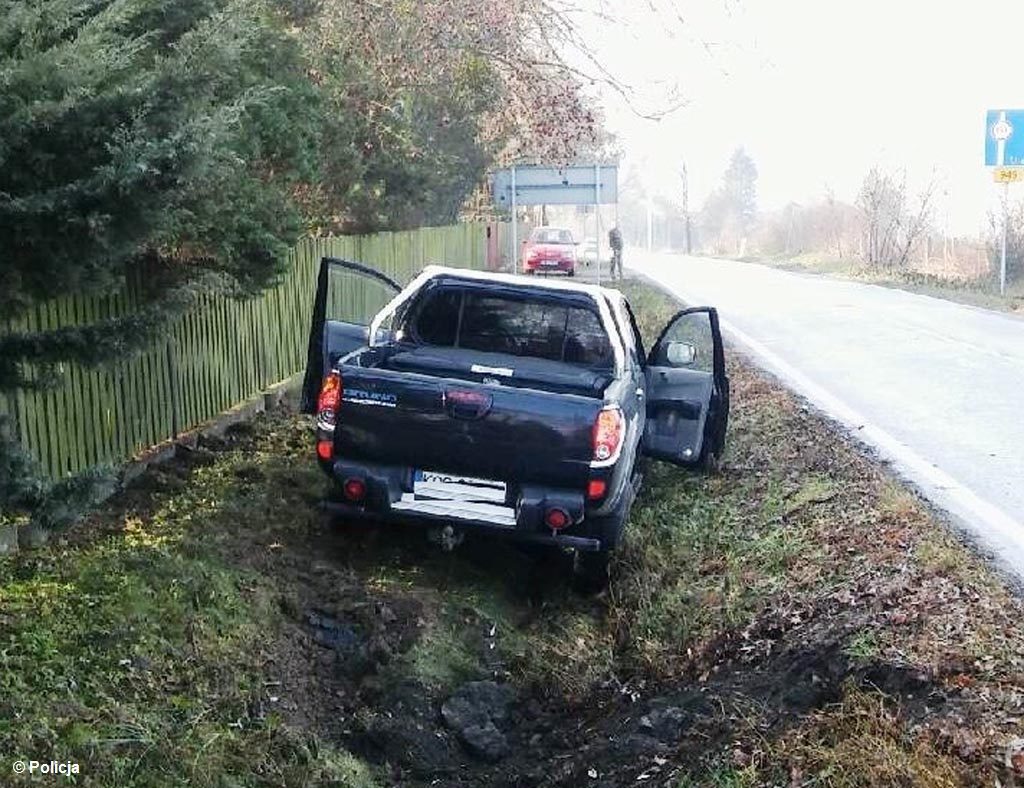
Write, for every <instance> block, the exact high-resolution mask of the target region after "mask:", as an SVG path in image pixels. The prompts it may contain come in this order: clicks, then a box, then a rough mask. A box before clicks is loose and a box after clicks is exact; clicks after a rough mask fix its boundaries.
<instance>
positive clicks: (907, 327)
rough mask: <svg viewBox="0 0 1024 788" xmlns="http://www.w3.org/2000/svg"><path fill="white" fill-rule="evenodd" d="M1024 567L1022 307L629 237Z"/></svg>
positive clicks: (663, 278)
mask: <svg viewBox="0 0 1024 788" xmlns="http://www.w3.org/2000/svg"><path fill="white" fill-rule="evenodd" d="M626 267H627V271H628V269H630V268H632V269H633V270H635V271H638V272H640V273H643V274H645V275H647V276H648V277H650V278H652V279H654V280H655V281H657V282H659V283H661V284H662V285H664V286H665V287H667V288H669V289H670V290H672V291H673V292H675V293H676V294H677V295H678V296H680V297H681V298H683V299H684V300H685V301H687V302H689V303H694V304H696V303H701V304H710V305H713V306H717V307H718V309H719V312H720V315H721V317H722V319H723V325H724V326H725V329H726V331H727V332H730V333H732V335H733V339H734V340H736V341H738V342H739V343H740V344H743V345H746V346H747V348H748V349H749V350H750V351H751V352H752V353H753V354H755V355H756V356H757V357H758V358H759V360H760V361H761V363H762V364H763V365H764V366H765V367H767V368H768V369H770V370H771V371H773V372H775V373H776V374H778V375H779V376H780V377H781V378H782V379H783V380H784V381H785V382H786V383H787V384H788V385H789V386H790V387H792V388H794V389H796V390H797V391H798V392H799V393H801V394H803V395H804V396H806V397H807V398H808V399H810V400H811V401H813V402H814V403H815V404H816V405H817V406H818V407H820V408H822V409H823V410H824V411H825V412H827V413H829V414H830V415H831V416H833V417H834V418H836V419H838V420H839V421H841V422H843V423H844V424H846V425H847V426H848V427H849V428H850V429H851V431H852V432H853V433H854V434H855V435H856V436H857V437H859V438H860V439H862V440H863V441H865V442H866V443H868V444H870V445H872V446H873V447H875V448H876V449H878V451H879V452H880V453H881V454H882V455H883V456H886V457H887V458H888V459H890V460H892V461H893V463H894V466H895V467H896V468H897V470H898V471H900V472H901V473H902V474H903V475H904V476H906V477H907V478H909V479H910V480H911V481H912V482H914V483H915V484H916V485H917V486H918V487H919V488H920V489H921V491H922V492H923V493H924V494H925V495H926V496H927V497H929V498H930V499H931V500H932V501H933V502H934V503H936V504H937V505H938V506H939V507H941V508H943V509H945V510H947V511H948V512H950V513H951V514H952V515H954V517H955V518H956V519H957V520H959V521H960V522H961V523H962V524H964V525H966V526H967V527H968V528H969V529H970V530H971V531H973V532H974V533H976V534H977V535H978V536H979V537H980V542H981V544H982V545H983V546H984V547H986V548H987V549H988V550H989V551H990V552H992V553H993V554H995V555H996V556H997V557H999V558H1001V559H1002V560H1003V561H1004V562H1005V563H1006V564H1007V565H1009V567H1010V568H1011V569H1012V570H1014V571H1015V572H1016V573H1017V574H1018V575H1019V576H1021V577H1024V319H1021V318H1017V317H1012V316H1009V315H1004V314H1000V313H998V312H990V311H987V310H982V309H976V308H973V307H969V306H962V305H959V304H954V303H951V302H948V301H943V300H939V299H934V298H929V297H926V296H919V295H915V294H912V293H907V292H903V291H900V290H894V289H889V288H884V287H877V286H873V285H863V284H856V283H852V282H844V281H840V280H835V279H827V278H824V277H819V276H812V275H805V274H794V273H788V272H784V271H779V270H775V269H771V268H768V267H765V266H760V265H754V264H748V263H737V262H731V261H723V260H711V259H707V258H696V257H685V256H681V255H666V254H647V253H644V252H640V251H634V250H630V251H629V252H628V253H627V255H626Z"/></svg>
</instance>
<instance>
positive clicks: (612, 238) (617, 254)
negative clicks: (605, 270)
mask: <svg viewBox="0 0 1024 788" xmlns="http://www.w3.org/2000/svg"><path fill="white" fill-rule="evenodd" d="M608 245H609V246H610V247H611V248H612V279H613V280H614V279H622V233H621V232H619V228H618V227H613V228H612V229H611V230H609V231H608ZM616 271H617V272H618V273H616Z"/></svg>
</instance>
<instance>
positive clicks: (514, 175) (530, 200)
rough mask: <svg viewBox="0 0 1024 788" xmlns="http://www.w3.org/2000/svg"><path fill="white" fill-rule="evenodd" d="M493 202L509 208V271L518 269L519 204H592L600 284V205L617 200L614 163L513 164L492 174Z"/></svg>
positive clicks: (616, 178)
mask: <svg viewBox="0 0 1024 788" xmlns="http://www.w3.org/2000/svg"><path fill="white" fill-rule="evenodd" d="M491 193H492V197H493V199H494V204H495V205H496V206H499V207H505V206H508V208H509V209H510V210H511V211H512V273H518V272H519V218H518V216H517V208H519V206H521V205H594V206H597V210H596V211H595V213H596V215H597V283H598V284H599V285H600V284H601V210H600V206H601V205H602V204H615V205H617V204H618V202H619V167H618V165H617V164H593V165H590V164H576V165H568V166H565V167H543V166H537V165H515V164H513V165H512V166H511V167H508V168H506V169H503V170H497V171H496V172H495V173H494V176H493V180H492V183H491Z"/></svg>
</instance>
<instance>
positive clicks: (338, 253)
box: [0, 224, 486, 477]
mask: <svg viewBox="0 0 1024 788" xmlns="http://www.w3.org/2000/svg"><path fill="white" fill-rule="evenodd" d="M323 256H334V257H341V258H343V259H347V260H355V261H358V262H362V263H366V264H367V265H372V266H374V267H375V268H378V269H379V270H381V271H383V272H385V273H387V274H388V275H390V276H391V277H392V278H394V279H397V280H399V281H401V282H407V281H408V280H410V279H411V278H412V277H413V276H414V275H415V274H416V273H418V272H419V271H420V270H421V269H422V267H423V266H424V265H427V264H430V263H443V264H447V265H457V266H462V267H470V268H482V267H483V265H484V260H485V256H486V237H485V229H484V227H483V225H476V224H463V225H456V226H453V227H437V228H422V229H419V230H411V231H407V232H396V233H378V234H375V235H367V236H342V237H336V238H313V239H305V240H303V241H301V242H300V243H299V244H298V245H297V246H296V247H295V249H294V250H293V251H292V254H291V260H290V261H289V268H288V272H287V274H286V275H285V276H284V278H283V280H282V281H281V283H280V284H279V285H278V286H276V287H274V288H273V289H271V290H268V291H267V292H265V293H263V294H262V295H261V296H259V297H257V298H253V299H250V300H246V301H234V300H231V299H227V298H220V297H208V298H206V299H205V300H204V302H203V303H202V304H201V306H200V307H199V308H198V309H196V310H194V311H193V312H192V313H190V314H189V315H187V316H186V317H185V318H184V319H182V320H181V321H179V323H178V324H177V325H176V326H175V327H174V330H173V332H172V335H171V338H170V339H169V340H168V341H166V342H162V343H161V344H160V345H159V346H157V347H154V348H153V349H152V350H150V351H148V352H146V353H144V354H142V355H140V356H137V357H135V358H133V359H131V360H128V361H125V362H123V363H119V364H116V365H113V366H110V367H105V368H102V369H85V368H82V367H79V366H78V365H75V364H70V365H66V367H65V369H64V370H63V371H64V373H65V376H66V381H65V383H64V385H62V386H60V387H58V388H56V389H53V390H47V391H18V392H14V393H11V394H8V395H7V396H6V397H5V396H3V395H0V413H7V414H8V415H10V416H11V417H12V420H13V423H14V426H15V429H16V430H17V433H18V435H19V438H20V440H21V442H22V444H23V445H24V446H26V447H28V448H29V449H30V450H31V451H32V453H33V454H34V455H35V456H36V457H37V458H38V459H39V461H40V463H41V465H42V467H43V468H44V470H45V471H46V472H47V473H48V474H49V475H50V476H52V477H61V476H64V475H65V474H69V473H75V472H77V471H81V470H84V469H85V468H88V467H90V466H93V465H96V464H98V463H114V464H119V463H122V462H125V461H127V460H129V459H131V458H132V457H133V456H135V455H137V454H138V453H139V452H140V451H141V450H143V449H145V448H147V447H150V446H154V445H156V444H158V443H161V442H162V441H165V440H167V439H169V438H172V437H175V436H176V435H177V434H179V433H182V432H185V431H186V430H188V429H190V428H191V427H194V426H196V425H198V424H201V423H202V422H204V421H207V420H208V419H211V418H213V417H214V416H216V415H217V414H219V413H222V412H223V411H225V410H227V409H228V408H230V407H231V406H233V405H235V404H237V403H239V402H242V401H244V400H246V399H249V398H251V397H253V396H255V395H257V394H258V393H259V392H261V391H262V390H264V389H266V388H267V387H269V386H271V385H273V384H275V383H277V382H279V381H282V380H284V379H286V378H288V377H290V376H292V375H294V374H295V373H297V372H300V371H301V370H303V369H304V368H305V364H306V346H307V345H306V343H307V331H308V329H309V320H310V315H311V313H312V307H313V296H314V292H315V290H316V276H317V269H318V266H319V261H320V258H321V257H323ZM352 297H353V299H355V301H356V302H358V303H360V304H363V305H364V308H365V307H366V305H372V304H373V303H374V299H377V298H379V297H380V296H378V295H377V294H372V295H371V294H363V293H357V292H353V294H352ZM137 304H138V296H137V294H135V293H134V292H132V291H131V290H130V289H129V290H127V291H125V292H122V293H118V294H115V295H110V296H104V297H93V296H71V297H65V298H60V299H55V300H53V301H50V302H47V303H44V304H40V305H38V306H37V307H35V308H34V309H33V310H31V311H30V312H29V313H27V314H25V315H24V316H22V317H21V318H20V319H18V320H16V321H12V322H11V323H10V324H9V325H8V326H7V327H6V329H5V328H4V327H3V326H0V331H4V330H7V331H12V330H14V331H38V330H46V329H53V328H60V327H63V326H74V325H86V324H89V323H92V322H94V321H97V320H101V319H104V318H108V317H114V316H118V315H124V314H128V313H130V312H131V310H132V309H134V308H135V307H136V306H137Z"/></svg>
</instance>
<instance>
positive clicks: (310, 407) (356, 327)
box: [302, 257, 402, 413]
mask: <svg viewBox="0 0 1024 788" xmlns="http://www.w3.org/2000/svg"><path fill="white" fill-rule="evenodd" d="M401 289H402V288H401V286H400V285H399V284H398V283H397V282H396V281H395V280H394V279H392V278H391V277H389V276H387V275H386V274H382V273H381V272H380V271H376V270H374V269H373V268H370V267H368V266H365V265H361V264H360V263H352V262H349V261H347V260H339V259H337V258H334V257H325V258H323V259H322V260H321V261H320V274H319V276H318V277H317V284H316V300H315V301H314V302H313V319H312V320H311V321H310V326H309V350H308V356H307V359H306V376H305V379H304V381H303V385H302V411H303V413H312V412H313V411H314V410H315V409H316V399H317V393H318V392H319V391H320V385H321V383H322V382H323V379H324V375H326V374H327V373H328V372H330V370H331V368H332V367H333V366H334V364H335V362H337V360H338V359H339V358H341V357H342V356H345V355H348V354H349V353H351V352H352V351H354V350H358V349H359V348H361V347H363V346H364V345H367V344H368V343H369V325H370V321H371V320H372V319H373V317H374V315H376V314H377V313H378V312H379V311H380V310H381V309H382V308H383V307H384V306H385V305H386V304H387V303H388V302H389V301H390V300H391V299H392V298H394V296H395V295H397V294H398V293H399V292H400V291H401Z"/></svg>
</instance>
